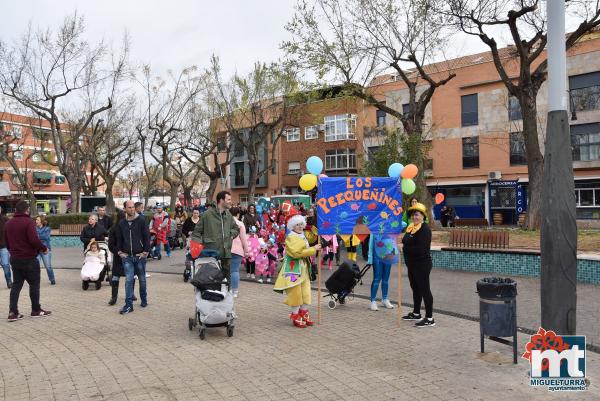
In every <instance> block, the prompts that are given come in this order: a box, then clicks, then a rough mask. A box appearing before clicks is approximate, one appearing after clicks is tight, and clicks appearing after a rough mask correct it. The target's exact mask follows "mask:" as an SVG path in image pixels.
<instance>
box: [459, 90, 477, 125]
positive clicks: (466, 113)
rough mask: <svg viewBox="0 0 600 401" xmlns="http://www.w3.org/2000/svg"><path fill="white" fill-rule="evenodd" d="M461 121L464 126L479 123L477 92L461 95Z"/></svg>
mask: <svg viewBox="0 0 600 401" xmlns="http://www.w3.org/2000/svg"><path fill="white" fill-rule="evenodd" d="M460 110H461V123H462V126H463V127H468V126H471V125H477V124H479V114H478V112H477V93H474V94H472V95H465V96H461V97H460Z"/></svg>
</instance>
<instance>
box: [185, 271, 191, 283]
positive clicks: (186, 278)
mask: <svg viewBox="0 0 600 401" xmlns="http://www.w3.org/2000/svg"><path fill="white" fill-rule="evenodd" d="M189 279H190V277H189V276H188V274H187V273H183V282H184V283H187V282H188V280H189Z"/></svg>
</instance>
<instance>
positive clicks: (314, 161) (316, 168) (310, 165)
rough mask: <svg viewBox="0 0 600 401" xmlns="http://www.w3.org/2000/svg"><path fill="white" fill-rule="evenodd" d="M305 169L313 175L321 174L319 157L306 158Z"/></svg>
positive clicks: (321, 164)
mask: <svg viewBox="0 0 600 401" xmlns="http://www.w3.org/2000/svg"><path fill="white" fill-rule="evenodd" d="M306 169H307V170H308V171H309V172H310V173H311V174H314V175H319V174H321V171H323V160H321V158H320V157H317V156H311V157H309V158H308V160H307V161H306Z"/></svg>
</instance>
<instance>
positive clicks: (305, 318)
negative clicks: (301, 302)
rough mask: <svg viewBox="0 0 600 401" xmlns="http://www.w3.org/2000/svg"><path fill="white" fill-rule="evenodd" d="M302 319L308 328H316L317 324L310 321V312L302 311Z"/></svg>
mask: <svg viewBox="0 0 600 401" xmlns="http://www.w3.org/2000/svg"><path fill="white" fill-rule="evenodd" d="M300 317H301V318H302V320H304V323H306V325H307V326H314V324H315V322H314V321H313V320H310V316H309V315H308V310H304V309H300Z"/></svg>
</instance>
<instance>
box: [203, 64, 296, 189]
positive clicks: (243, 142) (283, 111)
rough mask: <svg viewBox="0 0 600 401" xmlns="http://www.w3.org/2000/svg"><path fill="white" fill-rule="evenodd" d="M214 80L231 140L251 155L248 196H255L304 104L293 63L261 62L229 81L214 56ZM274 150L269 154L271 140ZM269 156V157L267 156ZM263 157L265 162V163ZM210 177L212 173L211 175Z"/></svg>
mask: <svg viewBox="0 0 600 401" xmlns="http://www.w3.org/2000/svg"><path fill="white" fill-rule="evenodd" d="M208 73H209V75H210V77H211V79H212V80H213V82H214V88H215V91H214V93H213V95H212V99H211V100H212V101H214V104H215V105H216V106H217V109H218V111H219V114H220V115H221V116H222V117H221V118H219V119H218V120H217V122H216V124H219V125H220V126H222V127H224V128H225V129H226V131H227V133H228V135H229V140H230V141H231V142H232V143H233V147H234V149H235V147H236V145H237V146H239V147H240V148H243V150H245V152H246V156H247V158H248V168H249V178H248V187H247V188H248V196H249V199H250V201H253V199H254V193H255V190H256V182H257V180H258V179H260V178H261V177H262V176H263V175H265V174H267V172H268V171H269V170H270V169H271V168H272V163H273V162H274V160H275V151H276V146H277V142H278V141H279V139H280V138H281V136H282V135H283V134H284V132H285V129H286V128H289V127H293V126H294V125H295V121H296V120H297V113H298V112H299V110H300V108H294V107H293V106H294V104H295V95H296V94H298V89H299V82H298V80H297V77H296V74H295V72H294V71H293V69H291V68H290V67H289V66H285V65H280V64H276V63H272V64H265V63H260V62H257V63H255V64H254V68H253V69H252V71H251V72H250V73H249V74H248V75H247V76H241V75H238V74H237V73H236V74H234V76H233V77H232V78H231V80H229V81H227V82H225V81H224V80H223V79H222V77H221V69H220V66H219V60H218V58H217V57H215V56H213V58H212V60H211V67H210V69H209V71H208ZM269 142H270V143H271V154H270V155H268V153H267V149H268V143H269ZM264 159H266V160H264ZM261 160H264V164H263V165H261ZM209 177H210V175H209Z"/></svg>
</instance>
